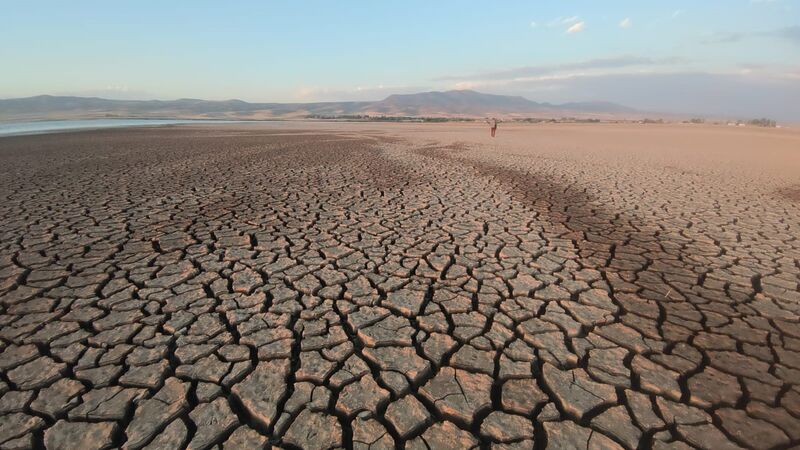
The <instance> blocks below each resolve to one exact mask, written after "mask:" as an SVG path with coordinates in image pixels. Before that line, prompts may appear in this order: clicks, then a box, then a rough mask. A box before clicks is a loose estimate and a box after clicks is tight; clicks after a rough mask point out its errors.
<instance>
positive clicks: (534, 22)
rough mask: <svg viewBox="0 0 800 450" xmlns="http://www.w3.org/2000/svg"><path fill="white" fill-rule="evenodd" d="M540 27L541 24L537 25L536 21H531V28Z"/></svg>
mask: <svg viewBox="0 0 800 450" xmlns="http://www.w3.org/2000/svg"><path fill="white" fill-rule="evenodd" d="M538 26H539V24H538V23H536V21H534V20H532V21H531V28H536V27H538Z"/></svg>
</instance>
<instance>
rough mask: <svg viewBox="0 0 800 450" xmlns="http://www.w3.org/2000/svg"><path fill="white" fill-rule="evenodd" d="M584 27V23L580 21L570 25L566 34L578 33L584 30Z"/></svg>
mask: <svg viewBox="0 0 800 450" xmlns="http://www.w3.org/2000/svg"><path fill="white" fill-rule="evenodd" d="M585 25H586V22H584V21H580V22H578V23H576V24H574V25H572V26H571V27H569V28H567V33H569V34H575V33H580V32H581V31H583V29H584V28H585Z"/></svg>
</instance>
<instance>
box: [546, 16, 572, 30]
mask: <svg viewBox="0 0 800 450" xmlns="http://www.w3.org/2000/svg"><path fill="white" fill-rule="evenodd" d="M580 20H581V19H580V18H579V17H578V16H570V17H563V16H559V17H556V18H555V19H553V20H551V21H549V22H547V23H546V24H545V25H546V26H547V27H548V28H553V27H559V26H562V25H572V24H574V23H575V22H578V21H580Z"/></svg>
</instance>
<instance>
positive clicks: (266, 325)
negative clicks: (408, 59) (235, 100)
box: [0, 125, 800, 450]
mask: <svg viewBox="0 0 800 450" xmlns="http://www.w3.org/2000/svg"><path fill="white" fill-rule="evenodd" d="M303 126H304V127H307V128H308V129H306V130H305V131H304V130H301V129H299V128H298V127H297V126H295V127H291V126H287V128H286V129H276V128H274V127H272V128H270V127H267V128H264V129H261V128H257V127H255V126H254V127H249V128H248V127H242V126H239V127H235V126H229V127H219V126H218V127H173V128H153V129H132V130H113V131H94V132H78V133H67V134H55V135H44V136H28V137H14V138H3V139H0V166H2V169H0V170H2V172H3V174H2V176H0V192H2V197H0V220H2V227H0V236H2V241H1V242H2V244H1V245H0V352H1V353H0V415H1V416H0V448H3V449H23V448H48V449H81V450H89V449H100V448H118V447H119V448H125V449H140V448H148V449H158V448H190V449H208V448H223V449H236V448H247V449H252V448H267V447H269V446H274V447H278V448H286V449H291V448H306V449H321V450H322V449H330V448H339V447H342V448H348V449H349V448H353V449H386V448H407V449H464V448H497V449H525V448H528V449H530V448H554V449H561V448H563V449H571V448H575V449H584V448H587V449H614V448H631V449H632V448H652V449H668V448H675V449H684V448H707V449H725V448H790V447H792V446H796V445H798V444H800V325H798V313H800V295H799V294H798V274H799V273H800V268H799V266H798V259H799V258H800V241H798V235H799V234H800V228H799V226H800V225H799V223H800V222H799V219H800V208H799V207H798V203H797V201H796V200H795V199H793V198H790V196H786V195H780V194H779V192H780V191H779V190H777V187H776V189H772V188H769V189H767V188H766V187H762V186H759V185H754V184H753V183H748V182H746V181H745V180H746V179H745V178H738V177H733V176H730V173H727V172H724V171H722V172H710V171H707V172H703V170H705V169H697V170H688V169H683V168H681V167H680V166H678V167H676V166H674V165H672V164H671V163H670V164H666V163H664V162H663V161H658V160H657V159H652V158H651V159H646V158H644V157H641V158H640V159H638V160H637V159H635V158H633V159H631V158H627V159H626V158H614V157H612V156H609V157H608V158H607V159H604V158H603V157H602V155H601V156H596V155H595V156H592V155H591V154H587V155H584V154H581V153H580V152H571V151H570V150H568V149H560V150H559V149H555V150H552V149H551V151H548V152H542V153H537V148H536V146H535V145H532V146H529V148H528V149H527V150H526V152H527V153H526V152H523V151H521V150H520V151H511V150H503V149H502V148H500V149H499V150H498V144H496V143H493V144H488V143H486V142H485V141H481V142H484V143H483V144H481V142H478V143H475V142H473V143H461V144H453V142H445V141H446V140H442V141H441V142H439V141H437V140H436V139H434V138H431V137H430V136H427V137H426V135H423V134H420V135H418V136H417V135H414V132H415V131H414V130H416V129H414V128H408V130H410V131H409V132H408V133H406V134H407V135H408V136H406V137H407V139H406V138H403V136H400V135H402V134H403V133H405V131H402V130H405V129H404V128H397V129H399V130H401V131H402V132H398V133H394V132H393V131H392V128H386V129H381V128H379V127H369V126H364V129H363V130H359V129H358V127H357V126H350V127H348V126H342V127H340V128H338V129H333V130H327V129H323V127H321V126H319V127H317V128H316V129H315V128H313V126H312V125H303ZM397 129H395V131H396V130H397ZM420 129H422V128H420ZM387 130H388V131H387ZM456 131H457V130H456ZM481 131H484V130H481ZM501 131H503V130H501ZM508 132H509V133H510V134H511V133H512V131H508ZM420 133H422V131H420ZM520 133H523V131H520ZM531 133H536V131H532V132H531ZM392 134H394V135H392ZM502 136H503V134H502V133H501V137H502ZM451 141H452V139H451ZM523 147H524V146H523ZM717 162H719V161H717ZM715 164H716V162H715ZM719 164H722V165H724V162H719ZM731 173H732V172H731ZM765 186H766V185H765ZM784 189H789V190H790V191H791V190H792V189H795V188H792V187H791V186H789V187H784Z"/></svg>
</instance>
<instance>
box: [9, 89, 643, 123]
mask: <svg viewBox="0 0 800 450" xmlns="http://www.w3.org/2000/svg"><path fill="white" fill-rule="evenodd" d="M343 115H385V116H425V117H465V118H475V117H486V116H498V117H526V116H528V117H533V116H535V117H563V116H573V117H597V118H622V117H624V118H630V117H640V116H642V115H643V113H641V112H639V111H637V110H635V109H633V108H628V107H626V106H622V105H618V104H615V103H610V102H576V103H566V104H561V105H555V104H550V103H538V102H535V101H531V100H528V99H526V98H524V97H519V96H507V95H493V94H484V93H480V92H475V91H469V90H460V91H446V92H423V93H417V94H402V95H400V94H397V95H390V96H388V97H386V98H385V99H383V100H380V101H374V102H355V101H354V102H316V103H250V102H245V101H242V100H223V101H215V100H200V99H190V98H187V99H178V100H110V99H104V98H97V97H71V96H53V95H39V96H35V97H26V98H14V99H0V120H37V119H61V118H65V119H75V118H97V117H132V118H165V117H169V118H218V119H269V118H300V117H305V116H343Z"/></svg>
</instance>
